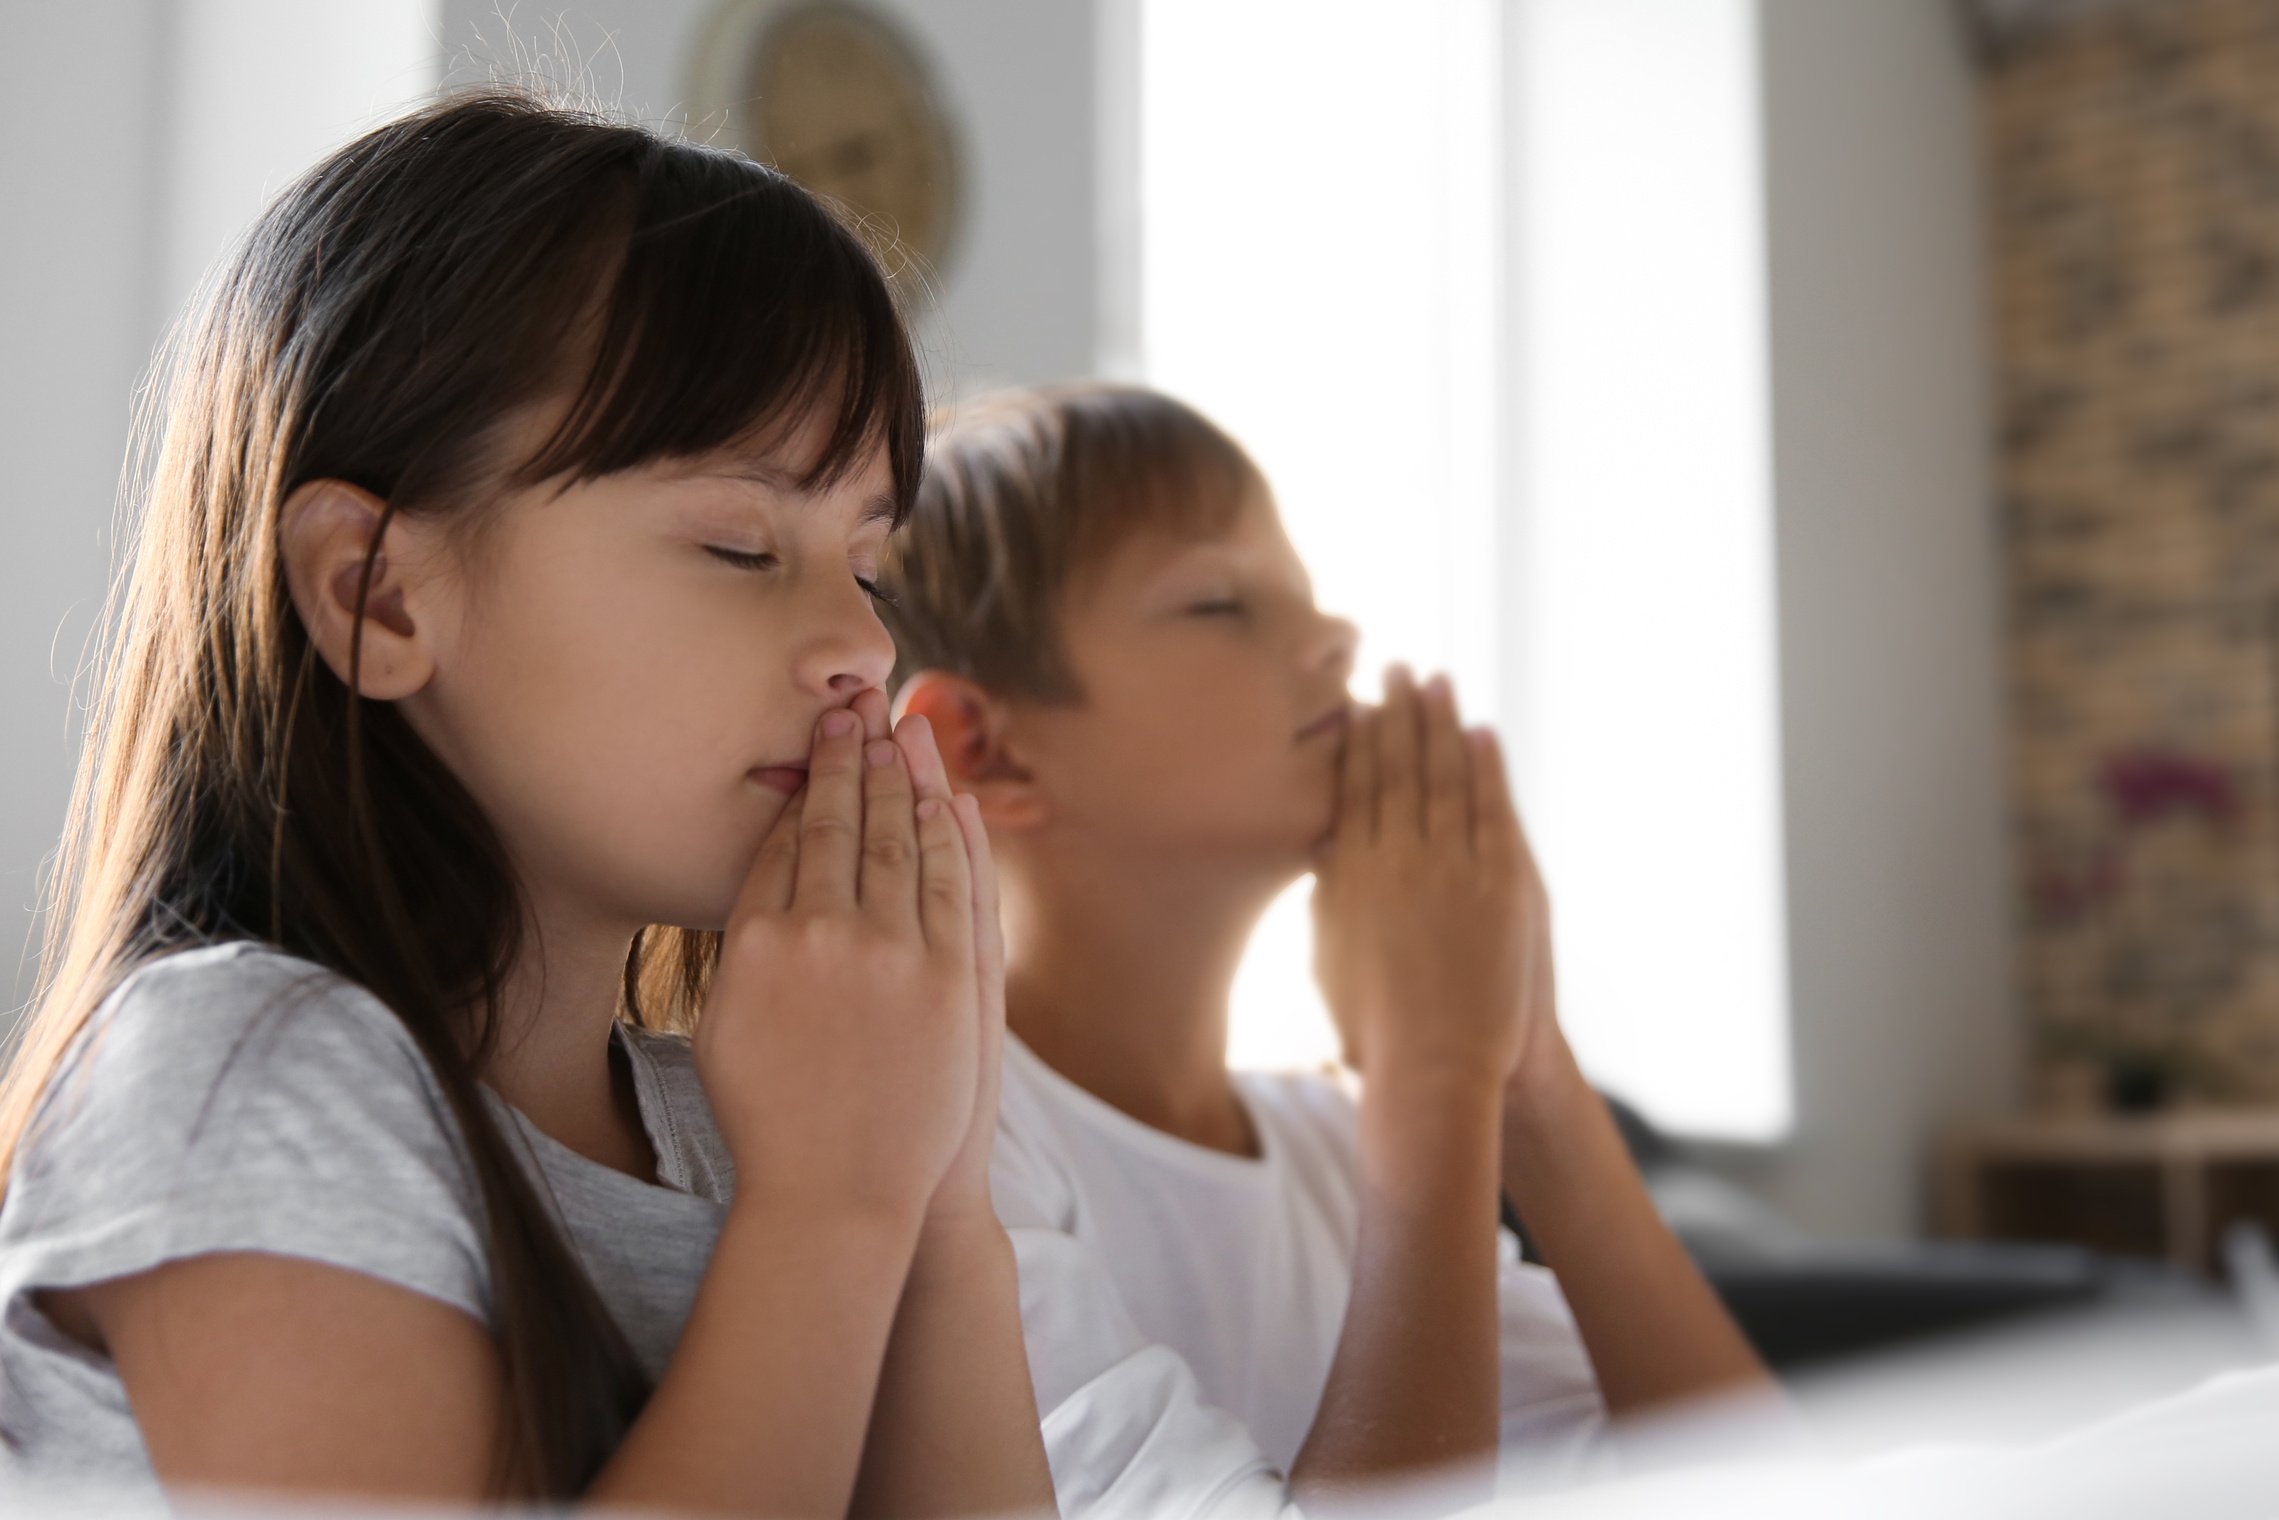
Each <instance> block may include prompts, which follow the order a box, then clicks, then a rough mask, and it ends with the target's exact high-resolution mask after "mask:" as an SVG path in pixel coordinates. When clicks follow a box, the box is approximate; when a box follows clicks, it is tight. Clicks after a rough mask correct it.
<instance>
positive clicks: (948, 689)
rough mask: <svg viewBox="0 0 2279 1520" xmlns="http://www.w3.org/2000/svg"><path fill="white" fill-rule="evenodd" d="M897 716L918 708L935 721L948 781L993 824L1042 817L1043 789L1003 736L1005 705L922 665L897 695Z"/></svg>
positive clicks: (1031, 823) (1020, 825) (1024, 825)
mask: <svg viewBox="0 0 2279 1520" xmlns="http://www.w3.org/2000/svg"><path fill="white" fill-rule="evenodd" d="M894 705H895V708H896V711H897V715H898V716H899V715H900V714H901V713H918V714H920V715H921V716H923V717H924V718H925V720H926V721H927V722H928V723H929V724H931V725H933V729H934V743H935V744H936V745H938V746H940V748H941V751H942V764H943V765H944V766H946V767H947V768H948V770H949V773H950V785H951V786H953V787H955V788H957V789H958V790H959V791H961V792H971V793H973V797H974V800H975V801H976V802H978V803H980V804H981V816H982V820H983V821H984V822H986V823H987V824H988V825H989V826H990V827H991V828H998V829H1016V830H1018V829H1030V828H1034V827H1036V826H1037V825H1038V824H1039V823H1041V822H1043V821H1044V817H1045V811H1046V809H1045V797H1044V790H1043V788H1041V787H1040V786H1038V785H1037V782H1036V778H1035V777H1034V776H1032V775H1030V774H1029V771H1028V770H1027V768H1026V767H1024V766H1023V765H1022V764H1021V763H1020V761H1019V759H1018V758H1017V757H1016V756H1015V755H1014V754H1013V752H1012V749H1011V747H1010V746H1009V745H1008V744H1007V742H1006V736H1005V719H1006V711H1005V704H1004V703H1002V702H1000V701H998V700H997V699H996V698H994V697H992V696H990V695H989V693H988V692H986V691H984V690H982V689H981V688H980V687H979V686H976V685H975V684H974V683H973V682H971V681H968V680H967V679H965V677H963V676H953V675H950V674H948V673H947V672H945V671H939V670H921V671H919V672H918V673H917V674H916V675H914V676H912V677H910V679H909V680H907V681H905V682H903V683H902V690H901V691H900V692H898V693H897V694H896V696H895V704H894Z"/></svg>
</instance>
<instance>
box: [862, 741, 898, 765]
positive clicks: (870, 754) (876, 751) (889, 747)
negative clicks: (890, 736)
mask: <svg viewBox="0 0 2279 1520" xmlns="http://www.w3.org/2000/svg"><path fill="white" fill-rule="evenodd" d="M900 753H901V751H900V750H898V749H896V748H895V747H894V745H893V743H892V742H891V741H889V740H886V739H873V740H871V742H870V743H869V744H868V745H866V746H864V748H863V758H864V759H865V760H868V761H869V762H870V765H871V769H872V770H878V769H880V768H881V767H884V766H889V765H892V764H893V763H894V757H895V756H896V755H898V754H900Z"/></svg>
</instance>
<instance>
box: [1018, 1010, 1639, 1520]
mask: <svg viewBox="0 0 2279 1520" xmlns="http://www.w3.org/2000/svg"><path fill="white" fill-rule="evenodd" d="M1005 1047H1006V1055H1005V1082H1004V1093H1003V1098H1002V1100H1001V1108H1000V1114H999V1120H998V1134H997V1151H996V1158H995V1162H994V1165H993V1168H992V1173H991V1183H992V1187H993V1190H994V1193H995V1199H996V1204H997V1211H998V1215H999V1217H1000V1218H1001V1219H1002V1220H1003V1222H1004V1223H1005V1225H1006V1227H1007V1229H1008V1231H1009V1232H1010V1233H1011V1235H1012V1238H1013V1244H1014V1249H1015V1251H1016V1253H1017V1255H1018V1257H1019V1260H1020V1271H1021V1313H1022V1319H1023V1321H1024V1325H1025V1328H1026V1331H1027V1336H1028V1348H1029V1365H1030V1371H1031V1375H1032V1377H1033V1378H1034V1380H1035V1383H1036V1390H1037V1404H1038V1408H1039V1409H1040V1410H1042V1411H1043V1412H1044V1420H1045V1437H1046V1450H1047V1454H1048V1455H1049V1456H1050V1458H1051V1460H1052V1464H1053V1473H1054V1480H1055V1483H1056V1485H1057V1486H1058V1488H1059V1490H1060V1499H1061V1506H1062V1510H1063V1512H1064V1513H1067V1514H1077V1513H1084V1512H1090V1513H1095V1514H1100V1513H1115V1514H1125V1513H1131V1514H1140V1513H1148V1514H1195V1515H1202V1514H1211V1515H1217V1514H1221V1513H1271V1512H1273V1511H1274V1510H1277V1509H1279V1508H1280V1507H1281V1506H1282V1504H1283V1503H1284V1502H1286V1501H1285V1499H1284V1485H1283V1479H1282V1475H1283V1474H1285V1473H1287V1472H1288V1471H1289V1469H1290V1466H1291V1463H1292V1462H1293V1461H1294V1460H1295V1459H1296V1457H1297V1454H1298V1451H1299V1449H1300V1448H1301V1447H1302V1446H1303V1445H1304V1444H1305V1439H1306V1434H1307V1432H1308V1430H1309V1429H1310V1428H1311V1426H1312V1424H1313V1418H1314V1412H1315V1409H1316V1408H1317V1407H1318V1405H1319V1403H1320V1401H1321V1394H1322V1389H1323V1387H1324V1385H1325V1384H1326V1383H1327V1381H1328V1377H1329V1368H1330V1361H1331V1358H1332V1357H1333V1356H1334V1355H1335V1353H1336V1350H1337V1343H1338V1338H1339V1336H1340V1335H1341V1334H1342V1332H1343V1329H1344V1323H1345V1307H1346V1300H1347V1297H1348V1295H1349V1293H1350V1291H1351V1286H1352V1272H1353V1258H1354V1251H1355V1246H1356V1243H1357V1240H1358V1232H1359V1226H1360V1216H1361V1205H1360V1193H1359V1187H1358V1154H1357V1145H1358V1129H1357V1110H1356V1107H1355V1104H1354V1102H1353V1099H1352V1098H1351V1097H1350V1096H1349V1095H1348V1094H1347V1093H1346V1091H1345V1090H1344V1089H1343V1088H1342V1087H1340V1086H1339V1085H1338V1084H1337V1083H1335V1082H1334V1081H1332V1080H1330V1079H1329V1078H1327V1077H1325V1076H1317V1075H1311V1074H1306V1073H1273V1074H1269V1073H1238V1074H1237V1075H1236V1078H1235V1082H1236V1089H1237V1092H1238V1093H1239V1094H1240V1096H1241V1099H1242V1102H1243V1104H1244V1106H1245V1108H1246V1109H1247V1110H1248V1112H1249V1116H1250V1119H1251V1123H1252V1125H1253V1127H1254V1128H1255V1130H1256V1131H1257V1135H1258V1139H1259V1144H1260V1147H1261V1150H1262V1152H1263V1154H1262V1155H1261V1156H1260V1157H1258V1158H1256V1159H1253V1158H1249V1157H1242V1156H1231V1155H1227V1154H1225V1153H1223V1152H1220V1151H1213V1150H1209V1149H1206V1148H1204V1147H1202V1146H1197V1145H1193V1144H1190V1143H1188V1142H1186V1141H1183V1140H1179V1139H1176V1138H1174V1137H1172V1136H1170V1135H1166V1134H1164V1133H1163V1132H1161V1131H1159V1130H1156V1129H1152V1128H1150V1127H1148V1126H1147V1125H1145V1124H1142V1123H1140V1122H1139V1121H1138V1120H1136V1119H1133V1118H1131V1117H1130V1116H1129V1115H1126V1114H1124V1113H1122V1112H1120V1111H1119V1110H1117V1109H1115V1108H1113V1107H1111V1106H1109V1105H1108V1104H1107V1103H1105V1102H1103V1101H1101V1100H1100V1099H1099V1098H1096V1097H1094V1096H1093V1095H1092V1094H1091V1093H1089V1092H1086V1091H1085V1090H1084V1089H1083V1088H1081V1087H1079V1086H1077V1085H1076V1084H1075V1083H1073V1082H1071V1081H1069V1080H1068V1079H1067V1078H1065V1077H1063V1076H1061V1075H1060V1074H1059V1073H1058V1072H1056V1071H1054V1070H1053V1069H1052V1068H1051V1067H1049V1066H1047V1065H1046V1064H1045V1063H1044V1061H1043V1060H1041V1059H1040V1058H1039V1057H1038V1056H1037V1055H1036V1053H1035V1052H1033V1051H1031V1050H1030V1049H1029V1048H1028V1047H1027V1046H1025V1045H1023V1044H1022V1043H1021V1042H1020V1041H1019V1040H1018V1039H1016V1038H1015V1037H1013V1036H1012V1035H1010V1034H1008V1035H1007V1036H1006V1040H1005ZM1499 1250H1500V1257H1501V1261H1500V1270H1499V1284H1498V1288H1499V1292H1498V1298H1499V1308H1500V1315H1501V1331H1500V1346H1501V1356H1500V1373H1501V1380H1502V1385H1501V1386H1502V1408H1503V1415H1502V1438H1503V1442H1504V1445H1505V1448H1506V1450H1507V1453H1508V1455H1509V1456H1510V1457H1512V1458H1514V1459H1517V1460H1518V1461H1523V1462H1525V1463H1526V1465H1527V1466H1528V1467H1529V1468H1530V1470H1531V1471H1532V1470H1535V1469H1537V1468H1539V1467H1540V1466H1542V1465H1545V1464H1548V1465H1550V1466H1552V1467H1557V1466H1559V1465H1562V1462H1563V1461H1564V1462H1574V1461H1579V1460H1581V1459H1584V1458H1585V1457H1586V1455H1587V1454H1589V1453H1592V1452H1595V1451H1596V1449H1597V1448H1598V1444H1599V1443H1598V1437H1599V1435H1600V1433H1601V1432H1602V1430H1603V1429H1604V1427H1605V1423H1606V1413H1605V1405H1604V1403H1603V1401H1602V1400H1601V1398H1600V1396H1599V1392H1598V1384H1597V1380H1596V1378H1595V1377H1594V1376H1593V1374H1592V1372H1591V1366H1590V1361H1589V1358H1588V1356H1587V1355H1586V1354H1585V1352H1584V1350H1583V1345H1582V1340H1581V1337H1580V1335H1579V1334H1578V1333H1577V1331H1576V1328H1575V1322H1574V1317H1573V1315H1572V1314H1571V1313H1570V1312H1569V1310H1568V1308H1567V1303H1566V1299H1565V1297H1564V1296H1563V1295H1562V1294H1561V1293H1560V1291H1559V1287H1558V1284H1557V1283H1556V1282H1555V1281H1554V1280H1553V1278H1552V1276H1551V1274H1550V1272H1548V1271H1547V1270H1545V1269H1544V1268H1542V1267H1539V1266H1535V1265H1533V1264H1530V1263H1527V1262H1523V1261H1522V1260H1520V1253H1519V1245H1518V1242H1517V1241H1516V1240H1515V1239H1514V1238H1513V1237H1512V1236H1511V1234H1510V1233H1509V1232H1508V1231H1507V1232H1504V1233H1503V1234H1502V1235H1501V1237H1500V1242H1499Z"/></svg>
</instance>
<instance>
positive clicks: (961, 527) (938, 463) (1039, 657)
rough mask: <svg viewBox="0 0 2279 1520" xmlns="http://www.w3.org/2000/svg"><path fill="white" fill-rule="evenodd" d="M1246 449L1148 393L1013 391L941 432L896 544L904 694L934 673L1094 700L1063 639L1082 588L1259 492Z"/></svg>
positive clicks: (889, 575)
mask: <svg viewBox="0 0 2279 1520" xmlns="http://www.w3.org/2000/svg"><path fill="white" fill-rule="evenodd" d="M1259 480H1260V476H1259V473H1258V468H1257V466H1256V465H1254V464H1253V463H1251V460H1250V456H1249V455H1247V454H1245V453H1244V452H1243V450H1242V446H1241V445H1240V444H1238V443H1236V442H1235V441H1234V440H1233V439H1232V438H1230V437H1228V436H1227V434H1226V433H1225V432H1224V431H1222V430H1221V429H1220V428H1219V427H1218V426H1217V425H1216V424H1214V423H1212V422H1211V421H1210V419H1208V418H1206V417H1205V416H1203V415H1202V414H1201V413H1200V412H1198V411H1196V410H1195V409H1194V408H1193V407H1190V406H1188V405H1186V404H1185V403H1184V402H1181V401H1178V400H1175V399H1173V398H1172V397H1170V396H1166V395H1164V394H1162V393H1161V392H1158V391H1152V390H1148V389H1145V388H1144V387H1139V386H1129V385H1108V384H1081V385H1061V386H1047V387H1040V388H1036V389H1031V390H1018V391H1006V392H1002V393H1000V394H997V395H994V396H987V397H983V398H981V399H980V400H978V401H973V402H968V403H966V404H964V405H963V406H961V407H959V408H957V410H956V412H955V413H954V415H952V416H950V417H948V418H946V419H944V420H941V421H938V422H937V424H936V430H935V433H934V436H933V437H932V438H931V439H930V440H929V441H928V443H927V447H926V463H925V469H924V471H923V473H922V474H921V476H920V480H919V485H918V495H917V501H916V503H915V504H914V505H913V506H912V508H911V510H910V515H909V516H908V518H907V519H906V520H905V521H904V523H903V525H902V528H901V530H900V531H899V532H897V533H896V534H895V535H894V537H893V539H892V540H890V541H889V543H888V546H887V553H886V561H885V564H884V565H883V566H882V567H881V572H880V576H879V582H880V589H881V590H882V591H884V592H885V593H886V594H887V595H888V596H889V597H891V598H892V599H893V601H892V603H891V604H889V605H885V606H883V607H882V608H881V615H882V616H883V617H884V618H885V620H886V624H887V627H888V628H889V629H891V630H892V631H893V634H894V643H895V649H896V651H897V655H896V661H895V667H894V677H893V685H894V687H895V689H897V690H899V689H900V687H901V685H902V683H903V682H904V681H906V680H907V679H909V677H910V676H912V675H913V674H915V673H916V672H918V671H920V670H941V671H947V672H949V673H951V674H953V675H958V676H963V677H964V678H965V679H967V680H969V681H972V682H973V683H974V684H976V685H978V686H980V687H982V688H983V689H984V690H986V691H989V692H991V693H992V694H995V695H998V696H1006V697H1018V698H1027V699H1031V700H1036V701H1047V702H1073V701H1078V700H1081V698H1082V696H1083V692H1082V689H1081V688H1080V687H1079V685H1078V684H1077V681H1076V677H1075V674H1074V672H1073V671H1071V670H1070V669H1069V667H1068V661H1067V656H1066V651H1065V650H1064V649H1063V647H1062V642H1061V638H1060V615H1061V611H1062V609H1063V607H1064V605H1065V602H1066V598H1067V597H1068V595H1069V593H1070V592H1071V590H1072V589H1075V588H1078V587H1080V586H1081V584H1082V582H1083V580H1084V578H1085V576H1086V575H1087V573H1089V572H1091V571H1094V570H1096V569H1097V568H1098V567H1099V566H1100V565H1101V564H1103V563H1104V562H1105V561H1106V559H1107V557H1108V556H1109V555H1110V554H1111V553H1112V552H1113V551H1114V550H1115V549H1116V547H1117V546H1118V545H1119V544H1121V543H1122V542H1123V541H1124V540H1125V539H1126V538H1128V537H1129V536H1130V535H1131V533H1132V532H1133V531H1134V530H1136V529H1139V528H1143V527H1156V528H1168V529H1171V530H1172V531H1183V530H1194V531H1204V530H1207V529H1208V528H1209V527H1210V526H1211V525H1213V524H1216V523H1219V522H1223V521H1224V520H1225V519H1226V518H1227V517H1228V516H1229V515H1231V514H1232V513H1233V512H1234V511H1235V509H1236V508H1237V507H1238V506H1239V505H1240V503H1241V501H1242V498H1243V494H1244V493H1245V492H1246V491H1249V490H1252V489H1254V488H1256V487H1257V485H1258V483H1259Z"/></svg>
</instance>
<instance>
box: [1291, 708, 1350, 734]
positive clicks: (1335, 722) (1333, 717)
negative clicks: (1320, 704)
mask: <svg viewBox="0 0 2279 1520" xmlns="http://www.w3.org/2000/svg"><path fill="white" fill-rule="evenodd" d="M1344 729H1345V709H1344V708H1342V707H1333V708H1331V709H1330V710H1329V711H1328V712H1325V713H1323V714H1322V715H1321V716H1320V717H1318V718H1316V719H1314V721H1313V722H1311V723H1308V724H1307V725H1306V726H1305V727H1304V728H1301V729H1299V730H1298V737H1299V738H1300V739H1301V740H1303V739H1318V738H1320V737H1321V736H1322V735H1324V734H1335V733H1342V732H1344Z"/></svg>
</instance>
